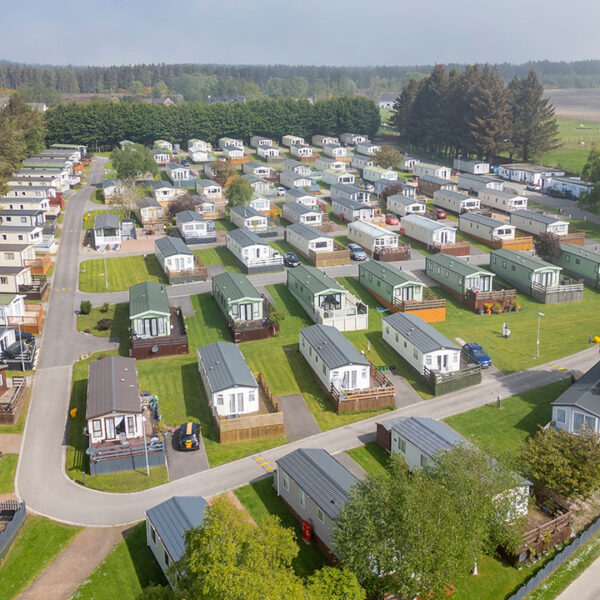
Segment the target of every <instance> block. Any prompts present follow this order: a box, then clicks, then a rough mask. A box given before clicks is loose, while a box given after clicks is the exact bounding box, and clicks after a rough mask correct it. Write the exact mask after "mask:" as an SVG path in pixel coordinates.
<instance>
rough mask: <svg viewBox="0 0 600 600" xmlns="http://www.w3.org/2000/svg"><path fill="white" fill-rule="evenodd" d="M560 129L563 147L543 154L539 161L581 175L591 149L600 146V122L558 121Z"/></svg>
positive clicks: (599, 99) (599, 98)
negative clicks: (581, 143) (581, 144)
mask: <svg viewBox="0 0 600 600" xmlns="http://www.w3.org/2000/svg"><path fill="white" fill-rule="evenodd" d="M598 101H599V102H600V96H599V97H598ZM580 126H583V127H580ZM558 129H559V135H560V138H561V140H562V146H561V147H560V148H557V149H556V150H552V151H551V152H546V153H545V154H542V155H541V156H540V157H539V159H538V160H539V162H540V163H541V164H544V165H547V166H550V167H560V168H562V169H565V171H568V172H570V173H576V174H577V175H581V171H582V170H583V167H584V165H585V163H586V161H587V157H588V154H589V153H590V149H591V148H592V146H594V145H600V122H595V121H580V120H577V119H558ZM580 142H583V146H580Z"/></svg>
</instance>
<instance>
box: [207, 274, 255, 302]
mask: <svg viewBox="0 0 600 600" xmlns="http://www.w3.org/2000/svg"><path fill="white" fill-rule="evenodd" d="M212 280H213V283H214V284H215V285H217V287H218V288H219V289H220V290H221V292H223V295H224V296H225V297H226V298H228V299H229V300H240V299H242V298H256V299H257V300H261V299H262V298H261V295H260V294H259V293H258V291H257V290H256V288H255V287H254V286H253V285H252V284H251V283H250V280H249V279H248V278H247V277H246V276H245V275H244V274H242V273H230V272H229V271H226V272H225V273H219V274H218V275H215V276H213V278H212Z"/></svg>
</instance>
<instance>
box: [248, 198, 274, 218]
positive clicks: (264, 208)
mask: <svg viewBox="0 0 600 600" xmlns="http://www.w3.org/2000/svg"><path fill="white" fill-rule="evenodd" d="M248 206H249V207H250V208H253V209H254V210H257V211H258V212H259V213H261V214H263V215H265V216H268V215H270V214H271V199H270V198H263V197H262V196H258V197H256V198H252V200H250V202H248Z"/></svg>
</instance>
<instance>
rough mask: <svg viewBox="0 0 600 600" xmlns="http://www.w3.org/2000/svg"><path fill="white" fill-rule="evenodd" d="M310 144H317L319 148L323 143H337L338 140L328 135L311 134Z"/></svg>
mask: <svg viewBox="0 0 600 600" xmlns="http://www.w3.org/2000/svg"><path fill="white" fill-rule="evenodd" d="M311 141H312V145H313V146H318V147H319V148H323V146H325V144H339V143H340V140H339V138H336V137H331V136H330V135H320V134H317V135H313V136H312V139H311Z"/></svg>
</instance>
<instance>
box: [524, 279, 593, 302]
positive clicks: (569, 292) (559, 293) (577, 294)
mask: <svg viewBox="0 0 600 600" xmlns="http://www.w3.org/2000/svg"><path fill="white" fill-rule="evenodd" d="M531 296H532V298H534V299H535V300H537V301H538V302H542V303H544V304H563V303H566V302H581V301H582V300H583V283H573V284H570V285H555V286H552V287H546V286H543V285H539V284H537V283H532V284H531Z"/></svg>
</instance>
